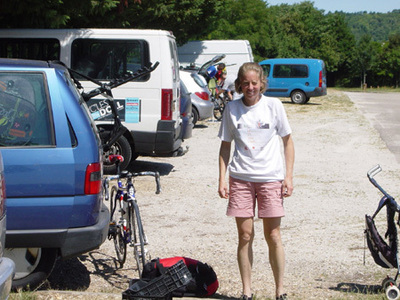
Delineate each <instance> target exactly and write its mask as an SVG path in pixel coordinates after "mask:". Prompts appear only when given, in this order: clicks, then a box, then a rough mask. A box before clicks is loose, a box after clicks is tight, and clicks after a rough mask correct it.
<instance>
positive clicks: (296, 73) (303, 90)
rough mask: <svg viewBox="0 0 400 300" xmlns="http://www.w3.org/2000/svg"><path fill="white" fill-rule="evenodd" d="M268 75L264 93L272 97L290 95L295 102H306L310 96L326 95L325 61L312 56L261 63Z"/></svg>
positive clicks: (267, 60)
mask: <svg viewBox="0 0 400 300" xmlns="http://www.w3.org/2000/svg"><path fill="white" fill-rule="evenodd" d="M259 64H260V65H261V67H262V68H263V69H264V74H265V76H266V77H267V81H268V87H267V91H266V92H265V93H264V95H266V96H271V97H290V98H291V100H292V102H293V103H296V104H305V103H307V102H308V101H309V100H310V97H319V96H324V95H326V93H327V91H326V70H325V63H324V61H323V60H320V59H312V58H273V59H266V60H263V61H262V62H260V63H259Z"/></svg>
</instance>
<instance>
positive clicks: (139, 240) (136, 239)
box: [129, 201, 148, 278]
mask: <svg viewBox="0 0 400 300" xmlns="http://www.w3.org/2000/svg"><path fill="white" fill-rule="evenodd" d="M129 206H130V209H129V212H130V218H129V220H130V226H131V229H132V246H133V254H134V255H135V260H136V264H137V270H138V273H139V278H142V272H143V268H144V266H145V265H146V263H147V255H148V253H147V252H146V249H145V245H146V244H147V241H146V237H145V234H144V230H143V224H142V219H141V217H140V212H139V206H138V205H137V203H136V202H134V201H132V202H131V203H130V205H129Z"/></svg>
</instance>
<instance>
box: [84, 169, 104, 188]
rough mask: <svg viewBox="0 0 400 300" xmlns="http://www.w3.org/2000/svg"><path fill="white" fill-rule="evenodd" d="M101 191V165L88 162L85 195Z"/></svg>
mask: <svg viewBox="0 0 400 300" xmlns="http://www.w3.org/2000/svg"><path fill="white" fill-rule="evenodd" d="M100 191H101V165H100V163H93V164H89V165H88V166H87V167H86V174H85V195H94V194H98V193H100Z"/></svg>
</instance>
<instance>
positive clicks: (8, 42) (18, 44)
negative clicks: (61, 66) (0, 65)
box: [0, 38, 60, 60]
mask: <svg viewBox="0 0 400 300" xmlns="http://www.w3.org/2000/svg"><path fill="white" fill-rule="evenodd" d="M0 57H5V58H24V59H36V60H60V42H59V41H58V40H57V39H50V38H49V39H37V38H35V39H29V38H23V39H21V38H1V39H0Z"/></svg>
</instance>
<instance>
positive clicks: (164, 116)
mask: <svg viewBox="0 0 400 300" xmlns="http://www.w3.org/2000/svg"><path fill="white" fill-rule="evenodd" d="M173 98H174V97H173V93H172V89H162V91H161V120H172V112H173V111H174V109H173V105H174V101H173Z"/></svg>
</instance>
